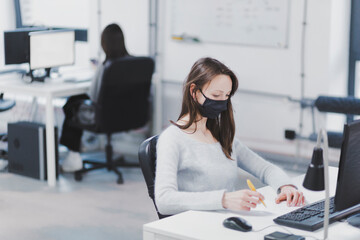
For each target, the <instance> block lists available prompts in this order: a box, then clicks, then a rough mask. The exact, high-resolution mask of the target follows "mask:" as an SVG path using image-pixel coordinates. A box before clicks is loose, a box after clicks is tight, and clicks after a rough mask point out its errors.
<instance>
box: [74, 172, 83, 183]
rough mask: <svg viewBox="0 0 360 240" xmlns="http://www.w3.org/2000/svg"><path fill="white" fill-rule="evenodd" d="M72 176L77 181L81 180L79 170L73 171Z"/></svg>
mask: <svg viewBox="0 0 360 240" xmlns="http://www.w3.org/2000/svg"><path fill="white" fill-rule="evenodd" d="M74 178H75V180H76V181H77V182H80V181H81V180H82V175H81V173H79V172H75V174H74Z"/></svg>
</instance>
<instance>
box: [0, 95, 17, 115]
mask: <svg viewBox="0 0 360 240" xmlns="http://www.w3.org/2000/svg"><path fill="white" fill-rule="evenodd" d="M14 106H15V101H14V100H7V99H4V93H0V112H4V111H7V110H10V109H11V108H13V107H14Z"/></svg>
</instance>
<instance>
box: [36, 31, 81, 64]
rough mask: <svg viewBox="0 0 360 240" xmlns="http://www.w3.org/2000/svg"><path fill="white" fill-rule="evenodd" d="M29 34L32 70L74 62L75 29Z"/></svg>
mask: <svg viewBox="0 0 360 240" xmlns="http://www.w3.org/2000/svg"><path fill="white" fill-rule="evenodd" d="M29 36H30V69H31V70H35V69H43V68H44V69H49V68H52V67H59V66H65V65H72V64H74V62H75V32H74V30H50V31H41V32H31V33H30V34H29Z"/></svg>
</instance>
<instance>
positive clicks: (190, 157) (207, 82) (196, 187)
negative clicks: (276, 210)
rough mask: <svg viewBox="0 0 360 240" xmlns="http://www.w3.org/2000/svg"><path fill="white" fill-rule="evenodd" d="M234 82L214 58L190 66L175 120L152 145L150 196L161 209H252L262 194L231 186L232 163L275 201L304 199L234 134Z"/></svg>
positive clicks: (235, 172) (291, 203)
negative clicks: (154, 147)
mask: <svg viewBox="0 0 360 240" xmlns="http://www.w3.org/2000/svg"><path fill="white" fill-rule="evenodd" d="M237 87H238V80H237V78H236V76H235V74H234V73H233V72H232V71H231V70H230V69H229V68H227V67H226V66H225V65H224V64H222V63H221V62H219V61H217V60H215V59H212V58H202V59H199V60H198V61H197V62H196V63H195V64H194V65H193V67H192V68H191V71H190V73H189V75H188V77H187V80H186V82H185V86H184V92H183V102H182V109H181V113H180V116H179V119H178V121H177V122H176V123H174V122H172V123H173V125H172V126H170V127H168V128H167V129H166V130H164V132H163V133H162V134H161V135H160V137H159V140H158V144H157V166H156V179H155V201H156V205H157V207H158V210H159V212H160V213H161V214H164V215H169V214H176V213H179V212H183V211H186V210H218V209H224V208H225V209H231V210H250V209H251V208H255V207H256V205H257V204H259V202H260V200H259V199H264V196H262V195H261V194H260V193H258V192H253V191H250V190H247V189H246V190H238V191H236V190H235V187H234V186H235V183H236V182H237V181H240V179H239V178H238V169H237V167H240V168H242V169H244V170H246V171H248V172H249V173H251V174H253V175H255V176H256V177H258V178H259V179H260V180H262V181H263V182H264V183H266V184H269V185H271V186H272V187H273V188H274V189H276V190H278V193H279V194H278V196H277V198H276V202H277V203H279V202H281V201H284V200H286V201H287V204H288V206H299V205H303V204H304V201H305V199H304V196H303V194H302V193H301V192H299V191H298V190H297V188H296V187H295V186H293V185H291V184H289V183H290V182H291V181H290V179H289V177H288V176H287V175H286V174H285V173H284V172H283V171H282V170H281V169H280V168H278V167H276V166H274V165H272V164H270V163H269V162H267V161H265V160H264V159H262V158H261V157H259V156H258V155H257V154H255V153H254V152H252V151H251V150H250V149H249V148H247V147H246V146H244V145H243V144H242V143H241V142H240V141H239V140H237V139H234V135H235V123H234V118H233V110H232V105H231V96H233V95H234V93H235V91H236V90H237ZM242 181H245V180H242Z"/></svg>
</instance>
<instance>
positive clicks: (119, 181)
mask: <svg viewBox="0 0 360 240" xmlns="http://www.w3.org/2000/svg"><path fill="white" fill-rule="evenodd" d="M116 182H117V184H123V183H124V180H123V178H122V176H119V177H118V179H117V181H116Z"/></svg>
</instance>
